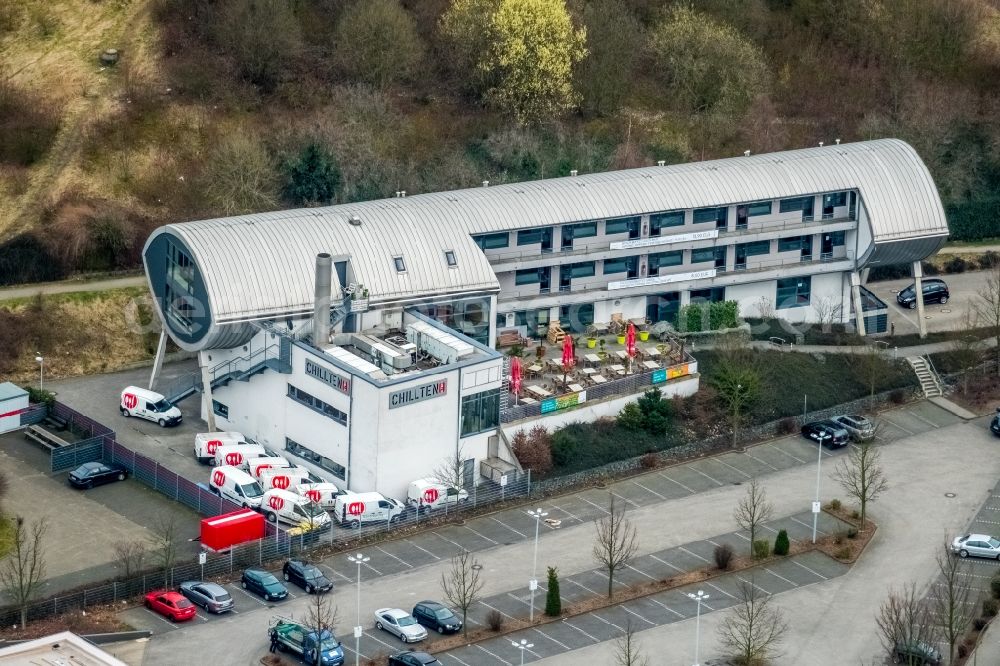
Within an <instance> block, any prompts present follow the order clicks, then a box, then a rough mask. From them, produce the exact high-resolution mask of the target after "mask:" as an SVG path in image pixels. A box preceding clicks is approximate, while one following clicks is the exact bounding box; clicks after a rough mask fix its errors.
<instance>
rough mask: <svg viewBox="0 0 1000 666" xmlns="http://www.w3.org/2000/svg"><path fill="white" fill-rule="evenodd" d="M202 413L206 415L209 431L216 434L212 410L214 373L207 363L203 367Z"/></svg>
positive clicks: (213, 411)
mask: <svg viewBox="0 0 1000 666" xmlns="http://www.w3.org/2000/svg"><path fill="white" fill-rule="evenodd" d="M201 413H202V414H204V415H205V422H206V423H208V431H209V432H215V410H214V409H212V371H211V370H210V369H209V367H208V364H207V363H206V364H205V365H202V366H201Z"/></svg>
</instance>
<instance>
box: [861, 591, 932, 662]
mask: <svg viewBox="0 0 1000 666" xmlns="http://www.w3.org/2000/svg"><path fill="white" fill-rule="evenodd" d="M875 622H876V624H877V625H878V628H879V634H880V635H879V639H880V640H881V641H882V645H883V646H884V647H885V649H886V651H887V652H889V654H890V656H893V657H894V656H895V653H896V647H897V646H899V645H914V644H917V643H923V644H925V645H931V644H932V643H933V642H934V641H935V640H936V638H937V636H936V633H937V632H936V628H935V625H934V617H933V613H931V611H930V608H929V607H928V604H927V603H925V602H924V601H923V600H922V599H921V598H920V597H919V596H917V586H916V584H915V583H910V584H909V585H907V586H905V587H903V588H901V589H898V590H897V589H895V588H893V589H891V590H889V597H888V598H887V599H886V600H885V601H884V602H883V603H882V607H881V608H880V609H879V613H878V615H877V616H876V617H875ZM908 659H909V660H908V662H907V663H909V664H911V666H916V664H918V663H920V662H922V661H923V660H922V659H921V658H920V657H919V656H918V655H916V654H912V655H910V656H909V658H908Z"/></svg>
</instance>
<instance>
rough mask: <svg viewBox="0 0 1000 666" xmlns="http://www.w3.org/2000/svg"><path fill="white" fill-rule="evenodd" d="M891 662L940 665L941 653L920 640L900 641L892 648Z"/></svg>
mask: <svg viewBox="0 0 1000 666" xmlns="http://www.w3.org/2000/svg"><path fill="white" fill-rule="evenodd" d="M892 663H894V664H917V665H919V666H941V653H940V652H938V651H937V650H936V649H935V648H934V647H933V646H931V645H928V644H927V643H924V642H922V641H900V642H898V643H896V645H895V647H893V649H892Z"/></svg>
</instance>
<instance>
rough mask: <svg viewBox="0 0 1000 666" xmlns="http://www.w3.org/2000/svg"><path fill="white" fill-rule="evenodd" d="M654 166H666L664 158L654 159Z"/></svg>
mask: <svg viewBox="0 0 1000 666" xmlns="http://www.w3.org/2000/svg"><path fill="white" fill-rule="evenodd" d="M656 166H667V161H666V160H656Z"/></svg>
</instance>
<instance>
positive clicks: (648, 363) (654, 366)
mask: <svg viewBox="0 0 1000 666" xmlns="http://www.w3.org/2000/svg"><path fill="white" fill-rule="evenodd" d="M642 364H643V365H644V366H646V367H647V368H649V369H650V370H656V369H657V368H659V367H660V364H659V363H657V362H656V361H643V362H642Z"/></svg>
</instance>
